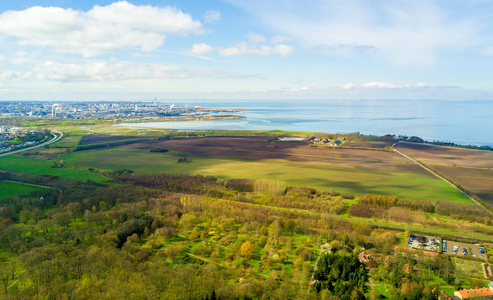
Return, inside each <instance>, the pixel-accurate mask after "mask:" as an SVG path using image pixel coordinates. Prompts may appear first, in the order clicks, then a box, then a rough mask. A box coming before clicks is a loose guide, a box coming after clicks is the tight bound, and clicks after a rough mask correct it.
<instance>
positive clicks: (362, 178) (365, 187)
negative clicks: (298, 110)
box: [63, 148, 471, 203]
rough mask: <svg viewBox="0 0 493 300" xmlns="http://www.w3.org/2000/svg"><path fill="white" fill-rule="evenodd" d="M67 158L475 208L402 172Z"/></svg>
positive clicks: (197, 158) (135, 153)
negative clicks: (440, 202)
mask: <svg viewBox="0 0 493 300" xmlns="http://www.w3.org/2000/svg"><path fill="white" fill-rule="evenodd" d="M184 156H187V157H188V158H190V159H191V160H192V161H191V162H186V163H178V159H179V158H182V157H184ZM63 159H64V161H65V163H66V164H67V165H70V166H78V167H82V168H94V169H100V170H118V169H129V170H132V171H134V172H137V173H186V174H192V175H193V174H201V175H212V176H216V177H219V178H224V179H230V178H249V179H269V180H278V181H283V182H285V183H287V184H290V185H296V186H311V187H315V188H320V189H326V190H331V189H333V190H335V191H338V192H341V193H352V194H356V195H362V194H369V193H371V194H387V195H398V196H399V197H401V198H409V199H416V200H428V201H432V202H436V201H449V202H456V203H471V202H470V200H469V199H467V198H466V197H465V196H464V195H462V194H461V193H460V192H459V191H457V190H456V189H454V188H452V187H451V186H449V185H448V184H446V183H445V182H443V181H441V180H438V179H433V178H429V177H427V176H425V175H423V174H421V173H417V172H412V171H403V170H391V169H384V168H380V169H379V168H369V167H368V168H367V167H354V166H345V165H343V164H337V165H334V164H329V163H321V162H300V161H289V160H283V159H261V160H251V159H244V158H241V159H240V158H236V157H218V156H212V155H204V154H191V153H185V152H176V151H169V152H166V153H151V152H149V150H141V149H129V148H113V149H107V150H89V151H81V152H73V153H70V154H68V155H66V156H64V158H63Z"/></svg>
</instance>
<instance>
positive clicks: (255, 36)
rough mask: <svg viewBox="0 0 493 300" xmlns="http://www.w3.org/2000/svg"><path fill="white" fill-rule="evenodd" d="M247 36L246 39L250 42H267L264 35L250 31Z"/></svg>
mask: <svg viewBox="0 0 493 300" xmlns="http://www.w3.org/2000/svg"><path fill="white" fill-rule="evenodd" d="M247 38H248V41H249V42H251V43H252V44H260V43H265V42H267V39H266V38H265V37H264V36H262V35H260V34H256V33H252V32H251V33H250V34H249V35H248V36H247Z"/></svg>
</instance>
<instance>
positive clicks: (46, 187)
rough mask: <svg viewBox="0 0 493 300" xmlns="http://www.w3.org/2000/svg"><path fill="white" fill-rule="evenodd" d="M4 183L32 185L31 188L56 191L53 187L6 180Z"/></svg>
mask: <svg viewBox="0 0 493 300" xmlns="http://www.w3.org/2000/svg"><path fill="white" fill-rule="evenodd" d="M4 182H12V183H20V184H25V185H30V186H35V187H40V188H45V189H54V187H52V186H46V185H39V184H32V183H26V182H20V181H13V180H5V181H4Z"/></svg>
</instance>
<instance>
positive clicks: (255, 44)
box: [219, 33, 295, 57]
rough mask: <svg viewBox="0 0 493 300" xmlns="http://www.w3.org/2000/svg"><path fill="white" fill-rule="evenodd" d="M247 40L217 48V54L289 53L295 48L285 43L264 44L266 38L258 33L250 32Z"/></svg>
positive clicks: (286, 54)
mask: <svg viewBox="0 0 493 300" xmlns="http://www.w3.org/2000/svg"><path fill="white" fill-rule="evenodd" d="M247 40H248V42H241V43H238V44H236V45H235V46H234V47H229V48H224V49H220V50H219V54H220V55H223V56H236V55H244V54H249V55H261V56H268V55H280V56H283V57H285V56H288V55H291V54H292V53H293V52H294V50H295V48H294V47H293V46H290V45H286V44H277V45H266V44H265V43H266V42H267V39H266V38H265V37H264V36H262V35H259V34H255V33H250V34H249V35H248V36H247Z"/></svg>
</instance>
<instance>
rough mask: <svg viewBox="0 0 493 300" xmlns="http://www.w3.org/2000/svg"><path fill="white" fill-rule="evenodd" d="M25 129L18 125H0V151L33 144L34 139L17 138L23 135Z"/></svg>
mask: <svg viewBox="0 0 493 300" xmlns="http://www.w3.org/2000/svg"><path fill="white" fill-rule="evenodd" d="M25 134H26V130H25V129H24V128H20V127H8V126H5V125H0V152H5V151H8V150H15V149H19V148H24V147H26V146H31V145H34V144H35V143H36V142H34V141H23V140H20V139H19V138H21V137H23V136H25Z"/></svg>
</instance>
